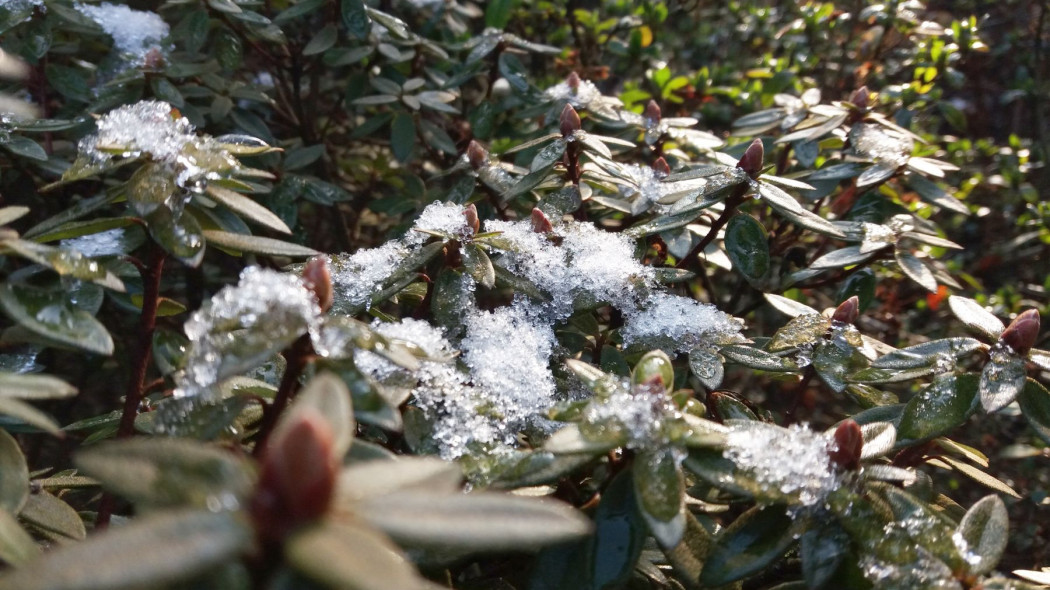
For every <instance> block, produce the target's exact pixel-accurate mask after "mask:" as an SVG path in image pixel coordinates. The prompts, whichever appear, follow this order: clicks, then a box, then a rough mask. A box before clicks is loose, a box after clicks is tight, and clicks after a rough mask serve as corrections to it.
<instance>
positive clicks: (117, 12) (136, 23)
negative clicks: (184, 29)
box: [76, 2, 170, 66]
mask: <svg viewBox="0 0 1050 590" xmlns="http://www.w3.org/2000/svg"><path fill="white" fill-rule="evenodd" d="M76 9H77V10H78V11H79V12H80V13H81V14H83V15H84V16H86V17H88V18H90V19H91V20H93V21H95V22H96V23H97V24H98V26H100V27H102V30H103V31H105V32H106V34H108V35H109V36H110V37H112V38H113V47H114V48H115V49H116V50H117V51H118V52H120V53H121V54H122V56H125V57H126V58H127V60H128V63H129V64H130V65H135V66H139V65H142V64H144V63H145V62H146V56H147V55H148V54H149V53H150V52H151V51H156V52H160V53H162V54H163V53H164V51H165V48H164V47H163V46H162V45H161V42H162V41H163V40H164V38H165V37H167V36H168V33H169V32H170V29H169V28H168V23H166V22H164V19H162V18H161V17H160V16H159V15H157V14H156V13H153V12H147V11H143V10H133V9H131V8H129V7H127V6H125V5H123V4H110V3H109V2H103V3H101V4H99V5H98V6H94V5H91V4H80V3H77V4H76Z"/></svg>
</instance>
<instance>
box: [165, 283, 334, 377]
mask: <svg viewBox="0 0 1050 590" xmlns="http://www.w3.org/2000/svg"><path fill="white" fill-rule="evenodd" d="M320 322H321V310H320V308H318V306H317V300H316V299H315V298H314V295H313V293H312V292H310V291H309V290H308V289H307V288H306V287H305V286H304V285H303V282H302V280H301V279H300V278H299V277H297V276H295V275H292V274H288V273H280V272H276V271H272V270H266V269H262V268H258V267H248V268H246V269H244V271H243V272H242V273H241V277H240V282H238V283H237V285H236V286H227V287H224V288H223V289H222V290H221V291H219V292H218V293H216V294H215V296H214V297H212V298H211V300H209V301H208V302H207V303H206V304H205V305H204V307H203V308H201V309H200V310H198V311H197V312H195V313H194V314H193V315H192V316H191V317H190V319H189V321H187V322H186V325H185V327H184V330H185V332H186V337H187V338H188V339H189V341H190V349H189V351H188V353H187V355H186V366H185V369H184V370H183V372H182V373H180V374H179V375H178V377H177V378H176V387H175V397H176V398H185V397H195V396H204V397H209V396H212V395H215V391H214V387H213V386H215V385H217V384H218V383H219V382H220V381H222V380H223V379H225V378H227V377H230V376H232V375H234V374H236V373H239V372H241V371H245V370H248V369H250V368H252V367H254V366H255V365H257V364H259V363H261V362H263V361H265V360H266V359H267V358H269V357H270V356H271V355H272V354H274V353H275V352H277V351H279V350H281V349H282V348H284V347H285V346H287V345H289V344H291V343H292V342H293V341H295V339H297V338H298V337H299V336H301V335H302V334H305V333H311V334H315V333H316V332H317V330H318V328H319V326H320Z"/></svg>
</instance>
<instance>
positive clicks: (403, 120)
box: [390, 113, 416, 162]
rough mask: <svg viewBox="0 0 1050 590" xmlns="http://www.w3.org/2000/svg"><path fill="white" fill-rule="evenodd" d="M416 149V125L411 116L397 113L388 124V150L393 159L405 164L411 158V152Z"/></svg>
mask: <svg viewBox="0 0 1050 590" xmlns="http://www.w3.org/2000/svg"><path fill="white" fill-rule="evenodd" d="M415 147H416V123H415V121H414V120H413V119H412V115H410V114H408V113H398V114H396V115H394V120H393V121H392V122H391V123H390V149H392V150H393V152H394V157H395V158H397V159H398V160H399V161H401V162H407V161H408V159H409V158H411V157H412V150H413V149H414V148H415Z"/></svg>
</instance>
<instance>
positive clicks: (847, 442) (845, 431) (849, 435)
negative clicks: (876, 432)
mask: <svg viewBox="0 0 1050 590" xmlns="http://www.w3.org/2000/svg"><path fill="white" fill-rule="evenodd" d="M863 448H864V434H863V433H862V432H861V430H860V425H859V424H857V423H856V422H855V421H853V420H846V421H845V422H843V423H842V424H839V427H838V428H836V429H835V448H834V449H833V450H831V451H829V452H828V456H829V457H830V459H831V462H832V463H834V464H835V465H838V466H839V467H841V468H842V469H846V470H849V471H856V470H857V469H859V468H860V452H861V450H862V449H863Z"/></svg>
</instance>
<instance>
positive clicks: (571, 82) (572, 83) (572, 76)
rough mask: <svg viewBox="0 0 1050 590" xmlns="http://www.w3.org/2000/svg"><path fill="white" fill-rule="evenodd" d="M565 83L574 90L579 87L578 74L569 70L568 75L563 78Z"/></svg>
mask: <svg viewBox="0 0 1050 590" xmlns="http://www.w3.org/2000/svg"><path fill="white" fill-rule="evenodd" d="M565 85H566V86H568V87H569V88H572V90H573V92H575V91H576V90H577V89H578V88H579V87H580V75H579V74H577V73H576V72H570V73H569V76H568V77H567V78H565Z"/></svg>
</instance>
